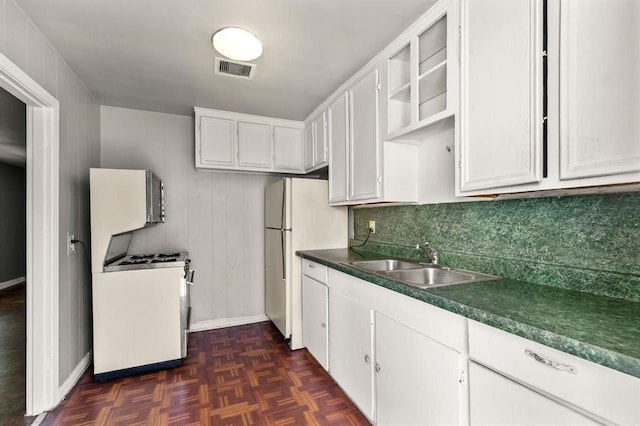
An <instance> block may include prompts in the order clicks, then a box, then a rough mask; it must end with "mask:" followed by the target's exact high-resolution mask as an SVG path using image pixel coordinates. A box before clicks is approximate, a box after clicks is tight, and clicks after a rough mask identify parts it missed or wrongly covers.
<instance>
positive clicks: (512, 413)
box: [469, 362, 598, 426]
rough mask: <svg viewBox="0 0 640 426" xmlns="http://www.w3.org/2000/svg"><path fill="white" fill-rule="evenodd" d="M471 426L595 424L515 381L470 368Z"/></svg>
mask: <svg viewBox="0 0 640 426" xmlns="http://www.w3.org/2000/svg"><path fill="white" fill-rule="evenodd" d="M469 377H470V383H469V388H470V389H469V394H470V400H471V407H470V408H471V414H470V419H471V422H470V424H471V425H491V426H502V425H503V426H512V425H523V426H525V425H530V426H536V425H590V424H594V425H595V424H598V423H596V422H594V421H593V420H591V419H589V418H587V417H585V416H583V415H581V414H579V413H577V412H575V411H573V410H570V409H569V408H567V407H565V406H563V405H561V404H558V403H557V402H555V401H553V400H552V399H549V398H547V397H545V396H542V395H541V394H539V393H537V392H534V391H532V390H531V389H529V388H526V387H524V386H522V385H520V384H518V383H516V382H514V381H513V380H510V379H507V378H506V377H504V376H502V375H500V374H498V373H496V372H494V371H492V370H489V369H488V368H485V367H482V366H481V365H479V364H476V363H475V362H471V363H470V365H469Z"/></svg>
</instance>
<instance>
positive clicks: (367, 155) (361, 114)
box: [349, 68, 382, 201]
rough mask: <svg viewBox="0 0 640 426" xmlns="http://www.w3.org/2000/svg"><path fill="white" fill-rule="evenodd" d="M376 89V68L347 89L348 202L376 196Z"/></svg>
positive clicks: (378, 137) (378, 154) (377, 155)
mask: <svg viewBox="0 0 640 426" xmlns="http://www.w3.org/2000/svg"><path fill="white" fill-rule="evenodd" d="M379 90H380V85H379V83H378V69H377V68H376V69H374V70H372V71H371V72H369V73H368V74H366V75H365V76H364V77H363V78H362V79H360V80H359V81H358V82H357V83H356V84H354V85H353V86H352V87H351V88H350V89H349V112H350V116H351V126H350V130H351V135H350V136H351V144H350V148H351V149H350V152H349V159H350V165H349V166H350V167H349V169H350V176H349V177H350V186H349V199H350V200H353V201H357V200H369V199H376V198H378V197H380V187H381V185H380V184H381V183H382V176H381V175H380V134H379Z"/></svg>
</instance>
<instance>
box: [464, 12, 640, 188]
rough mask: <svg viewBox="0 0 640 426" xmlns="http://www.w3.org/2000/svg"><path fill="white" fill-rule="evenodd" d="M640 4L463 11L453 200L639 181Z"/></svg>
mask: <svg viewBox="0 0 640 426" xmlns="http://www.w3.org/2000/svg"><path fill="white" fill-rule="evenodd" d="M636 3H637V2H635V1H634V0H621V1H617V2H608V1H605V0H597V1H591V2H582V1H578V0H563V1H561V2H548V6H547V10H546V11H545V8H544V3H543V1H542V0H528V1H519V2H513V1H509V0H500V1H493V0H492V1H485V0H463V1H462V7H461V10H462V11H461V17H462V18H461V29H462V36H461V37H462V40H461V42H462V47H461V52H462V54H461V67H462V71H461V76H462V78H461V88H462V96H461V104H462V108H461V114H460V118H461V120H460V127H461V136H460V139H459V144H458V146H457V150H456V151H457V153H458V156H459V158H458V160H459V163H458V164H459V168H457V172H458V176H457V179H458V184H457V185H456V187H457V191H458V192H457V194H458V195H490V194H502V193H515V192H526V191H541V190H559V189H560V190H563V189H568V188H580V187H590V186H604V185H616V184H628V183H637V182H640V124H639V123H640V120H639V117H640V91H638V90H637V88H638V85H640V65H639V64H640V41H639V39H638V38H637V37H636V35H637V28H638V25H640V9H639V8H638V7H637V4H636ZM545 12H546V13H545ZM505 16H509V19H508V20H507V19H504V17H505ZM545 20H546V25H545ZM545 26H546V28H547V34H546V36H545V34H544V28H545ZM594 28H597V29H598V30H597V31H593V29H594ZM545 40H546V41H547V42H546V43H547V44H546V46H545ZM545 62H546V64H545ZM584 70H589V72H585V71H584Z"/></svg>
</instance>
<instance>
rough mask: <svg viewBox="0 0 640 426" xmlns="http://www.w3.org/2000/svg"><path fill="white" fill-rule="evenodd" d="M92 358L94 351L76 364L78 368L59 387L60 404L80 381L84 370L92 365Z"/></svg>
mask: <svg viewBox="0 0 640 426" xmlns="http://www.w3.org/2000/svg"><path fill="white" fill-rule="evenodd" d="M92 358H93V353H92V351H89V352H87V354H86V355H85V356H84V358H82V359H81V360H80V362H79V363H78V365H76V368H74V369H73V371H72V372H71V374H70V375H69V377H68V378H67V380H65V381H64V383H63V384H62V386H60V387H59V388H58V404H59V403H60V402H61V401H62V400H63V399H64V398H65V397H66V396H67V394H68V393H69V392H70V391H71V389H73V387H74V386H75V385H76V383H78V380H80V378H81V377H82V375H83V374H84V372H85V371H87V368H89V366H90V365H91V360H92ZM56 405H57V404H56Z"/></svg>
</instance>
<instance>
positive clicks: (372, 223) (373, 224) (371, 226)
mask: <svg viewBox="0 0 640 426" xmlns="http://www.w3.org/2000/svg"><path fill="white" fill-rule="evenodd" d="M369 229H371V233H372V234H375V233H376V221H375V220H370V221H369Z"/></svg>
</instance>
